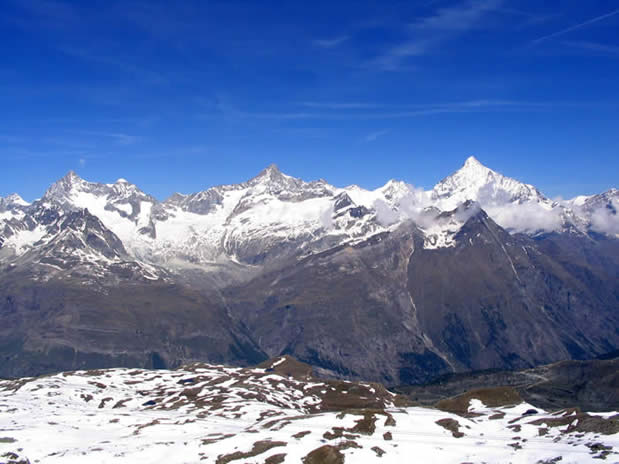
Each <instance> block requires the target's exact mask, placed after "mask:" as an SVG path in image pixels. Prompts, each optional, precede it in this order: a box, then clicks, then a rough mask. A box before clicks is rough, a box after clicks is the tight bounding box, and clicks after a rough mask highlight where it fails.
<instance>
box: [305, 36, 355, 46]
mask: <svg viewBox="0 0 619 464" xmlns="http://www.w3.org/2000/svg"><path fill="white" fill-rule="evenodd" d="M348 39H349V37H348V36H347V35H343V36H339V37H334V38H332V39H316V40H314V41H312V43H313V44H314V45H316V46H318V47H322V48H333V47H337V46H338V45H340V44H342V43H344V42H346V41H347V40H348Z"/></svg>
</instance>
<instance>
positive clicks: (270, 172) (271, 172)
mask: <svg viewBox="0 0 619 464" xmlns="http://www.w3.org/2000/svg"><path fill="white" fill-rule="evenodd" d="M282 174H283V173H282V171H280V170H279V167H277V164H275V163H272V164H269V165H268V166H267V167H266V168H265V169H263V170H262V171H260V173H259V174H258V176H257V177H274V176H278V175H282Z"/></svg>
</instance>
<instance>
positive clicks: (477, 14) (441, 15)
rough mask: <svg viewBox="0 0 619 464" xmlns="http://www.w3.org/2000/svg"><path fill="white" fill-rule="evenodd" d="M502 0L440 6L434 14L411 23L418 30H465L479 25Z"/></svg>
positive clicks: (483, 0)
mask: <svg viewBox="0 0 619 464" xmlns="http://www.w3.org/2000/svg"><path fill="white" fill-rule="evenodd" d="M501 3H502V2H501V0H482V1H469V2H466V3H463V4H461V5H457V6H451V7H446V8H439V9H438V10H437V11H436V13H435V14H434V15H432V16H429V17H427V18H424V19H422V20H421V21H418V22H416V23H414V24H412V25H411V27H412V28H413V29H414V30H416V31H424V30H425V31H431V32H437V31H439V32H441V31H442V32H445V31H446V32H463V31H468V30H470V29H472V28H475V27H477V26H478V25H479V22H480V20H481V19H482V17H483V16H484V15H485V14H486V13H487V12H489V11H492V10H494V9H496V8H498V7H499V5H500V4H501Z"/></svg>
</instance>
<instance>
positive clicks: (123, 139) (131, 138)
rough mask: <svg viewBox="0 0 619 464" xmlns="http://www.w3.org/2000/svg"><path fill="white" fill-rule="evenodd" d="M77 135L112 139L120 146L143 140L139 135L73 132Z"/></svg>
mask: <svg viewBox="0 0 619 464" xmlns="http://www.w3.org/2000/svg"><path fill="white" fill-rule="evenodd" d="M73 132H75V133H77V134H82V135H90V136H94V137H100V138H106V139H111V140H112V141H114V142H115V143H117V144H118V145H133V144H135V143H137V142H139V141H140V140H142V137H141V136H138V135H130V134H125V133H122V132H99V131H73Z"/></svg>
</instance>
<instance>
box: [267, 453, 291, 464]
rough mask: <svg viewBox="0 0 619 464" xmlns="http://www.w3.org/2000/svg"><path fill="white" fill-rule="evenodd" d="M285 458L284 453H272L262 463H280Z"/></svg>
mask: <svg viewBox="0 0 619 464" xmlns="http://www.w3.org/2000/svg"><path fill="white" fill-rule="evenodd" d="M285 460H286V453H280V454H274V455H273V456H270V457H268V458H266V459H265V460H264V464H281V463H282V462H284V461H285Z"/></svg>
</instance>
